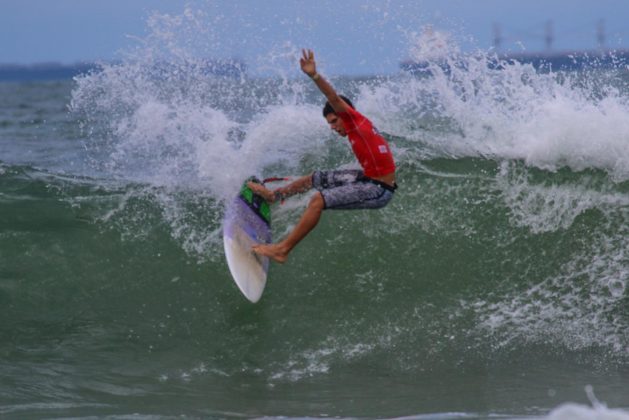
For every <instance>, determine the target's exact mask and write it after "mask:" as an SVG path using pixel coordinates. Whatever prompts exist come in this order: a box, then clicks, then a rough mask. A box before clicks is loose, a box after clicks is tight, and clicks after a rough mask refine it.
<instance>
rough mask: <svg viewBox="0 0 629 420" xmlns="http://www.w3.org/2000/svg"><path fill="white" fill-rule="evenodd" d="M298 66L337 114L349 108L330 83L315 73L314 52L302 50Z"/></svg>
mask: <svg viewBox="0 0 629 420" xmlns="http://www.w3.org/2000/svg"><path fill="white" fill-rule="evenodd" d="M299 64H300V65H301V71H303V72H304V73H306V74H307V75H308V77H310V78H311V79H312V81H313V82H314V83H315V85H317V87H318V88H319V90H320V91H321V93H323V94H324V95H325V97H326V98H327V100H328V102H329V103H330V105H332V108H333V109H334V111H335V112H336V113H337V114H338V113H340V112H345V111H346V110H347V108H349V105H347V104H346V103H345V101H344V100H343V99H341V97H340V96H339V95H338V94H337V93H336V91H335V90H334V88H333V87H332V85H331V84H330V82H328V81H327V80H325V79H324V78H323V76H321V75H320V74H319V73H317V63H316V62H315V59H314V52H313V51H312V50H302V57H301V59H300V60H299Z"/></svg>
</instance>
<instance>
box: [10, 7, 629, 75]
mask: <svg viewBox="0 0 629 420" xmlns="http://www.w3.org/2000/svg"><path fill="white" fill-rule="evenodd" d="M1 4H2V13H1V14H0V63H33V62H45V61H59V62H64V63H73V62H76V61H93V60H112V59H120V58H121V57H122V54H121V51H127V52H128V51H129V50H130V49H133V48H138V47H141V46H142V42H143V41H141V40H142V39H144V40H146V39H147V37H149V35H150V34H153V41H155V39H158V40H162V41H164V42H168V39H167V37H166V36H164V34H163V33H160V31H162V32H163V30H164V29H165V27H166V29H173V28H174V31H175V32H176V34H175V36H174V38H173V37H172V36H171V38H172V41H173V42H174V43H175V44H178V45H179V46H180V47H181V48H189V47H190V45H192V46H193V48H196V49H197V50H198V54H200V55H212V56H215V57H220V58H239V59H242V60H244V61H245V62H246V63H247V65H248V66H249V68H250V70H255V68H256V67H259V66H261V65H263V64H261V63H264V65H272V63H273V58H272V57H273V55H274V54H281V52H282V51H285V50H290V48H294V47H302V46H308V47H312V48H314V49H315V50H316V51H317V53H318V55H319V56H320V57H324V58H325V61H326V65H327V67H328V69H329V70H330V71H332V72H335V73H346V74H370V73H375V72H391V71H396V69H397V67H398V64H399V61H400V60H403V59H405V58H408V56H409V51H411V49H412V45H411V44H412V42H413V41H410V40H409V38H412V33H413V32H416V33H419V32H421V30H422V27H425V26H426V25H432V27H433V28H434V29H435V30H436V31H440V32H446V33H449V34H451V35H450V36H451V38H452V39H454V42H455V44H456V45H457V46H458V47H459V48H460V49H462V50H471V49H489V48H492V46H493V45H494V39H495V38H496V35H497V34H498V35H499V38H500V39H501V48H502V49H503V50H511V51H518V50H521V49H526V50H528V51H540V50H544V49H545V48H546V41H545V37H546V35H548V34H550V35H552V39H553V41H552V44H551V46H552V48H553V50H555V51H562V50H577V49H579V50H583V49H596V48H597V47H598V41H597V34H599V33H600V34H603V35H604V36H605V44H606V46H607V47H611V48H617V49H619V48H628V47H629V42H628V41H627V40H629V24H628V23H627V22H628V21H629V1H627V0H389V1H387V0H378V1H376V0H307V1H306V0H304V1H302V0H214V1H212V0H191V1H179V0H1ZM186 7H187V10H189V11H193V13H194V14H195V17H194V19H192V20H193V21H194V23H195V24H194V25H192V24H191V20H190V19H187V18H186V17H185V14H184V10H186ZM154 13H157V15H155V14H154ZM150 16H161V18H158V19H153V20H152V21H151V22H152V25H153V26H151V25H150V24H149V17H150ZM169 19H170V20H169ZM177 19H179V21H178V20H177ZM549 22H552V24H549ZM177 25H179V26H177ZM599 28H600V29H599ZM171 35H172V34H171ZM160 37H161V38H160ZM149 38H150V37H149ZM204 40H205V42H204ZM261 57H262V59H261Z"/></svg>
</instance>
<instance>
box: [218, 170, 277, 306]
mask: <svg viewBox="0 0 629 420" xmlns="http://www.w3.org/2000/svg"><path fill="white" fill-rule="evenodd" d="M249 181H253V182H258V183H260V181H259V180H258V179H257V178H255V177H251V178H249V179H247V180H246V181H245V182H244V183H243V185H242V187H241V189H240V192H239V193H238V195H237V196H236V198H234V200H233V201H232V202H231V203H229V204H228V206H227V209H226V211H225V217H224V218H223V246H224V247H225V258H226V260H227V266H228V267H229V271H230V273H231V275H232V277H233V278H234V281H235V282H236V284H237V285H238V288H239V289H240V291H241V292H242V294H243V295H245V297H246V298H247V299H249V300H250V301H251V302H253V303H255V302H257V301H258V300H260V297H261V296H262V292H263V291H264V286H266V279H267V273H268V271H269V259H268V258H267V257H263V256H261V255H258V254H256V253H255V252H253V251H252V249H251V247H252V246H253V245H254V244H258V243H266V244H268V243H271V209H270V207H269V204H268V203H267V202H266V201H265V200H264V199H263V198H262V197H261V196H259V195H258V194H254V193H253V191H251V189H250V188H249V187H247V182H249Z"/></svg>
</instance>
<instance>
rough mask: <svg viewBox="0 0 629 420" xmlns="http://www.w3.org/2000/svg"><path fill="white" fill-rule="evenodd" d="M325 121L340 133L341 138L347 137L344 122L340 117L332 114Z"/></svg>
mask: <svg viewBox="0 0 629 420" xmlns="http://www.w3.org/2000/svg"><path fill="white" fill-rule="evenodd" d="M325 119H326V120H327V121H328V124H330V128H331V129H332V130H334V131H336V132H337V133H339V135H340V136H341V137H345V136H347V133H346V132H345V127H344V126H343V121H342V120H341V119H340V118H339V116H338V115H336V114H335V113H334V112H332V113H330V114H328V115H326V116H325Z"/></svg>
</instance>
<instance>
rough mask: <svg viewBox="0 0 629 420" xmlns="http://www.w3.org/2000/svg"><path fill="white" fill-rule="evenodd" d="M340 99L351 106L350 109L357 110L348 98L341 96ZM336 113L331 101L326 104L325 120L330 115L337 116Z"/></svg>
mask: <svg viewBox="0 0 629 420" xmlns="http://www.w3.org/2000/svg"><path fill="white" fill-rule="evenodd" d="M339 98H341V99H342V100H344V101H345V103H346V104H347V105H349V106H350V108H352V109H356V108H354V104H353V103H352V101H350V100H349V99H348V98H347V96H343V95H339ZM335 113H336V111H335V110H334V108H332V105H330V102H329V101H328V102H326V103H325V106H324V107H323V118H325V117H327V116H328V114H335Z"/></svg>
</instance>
